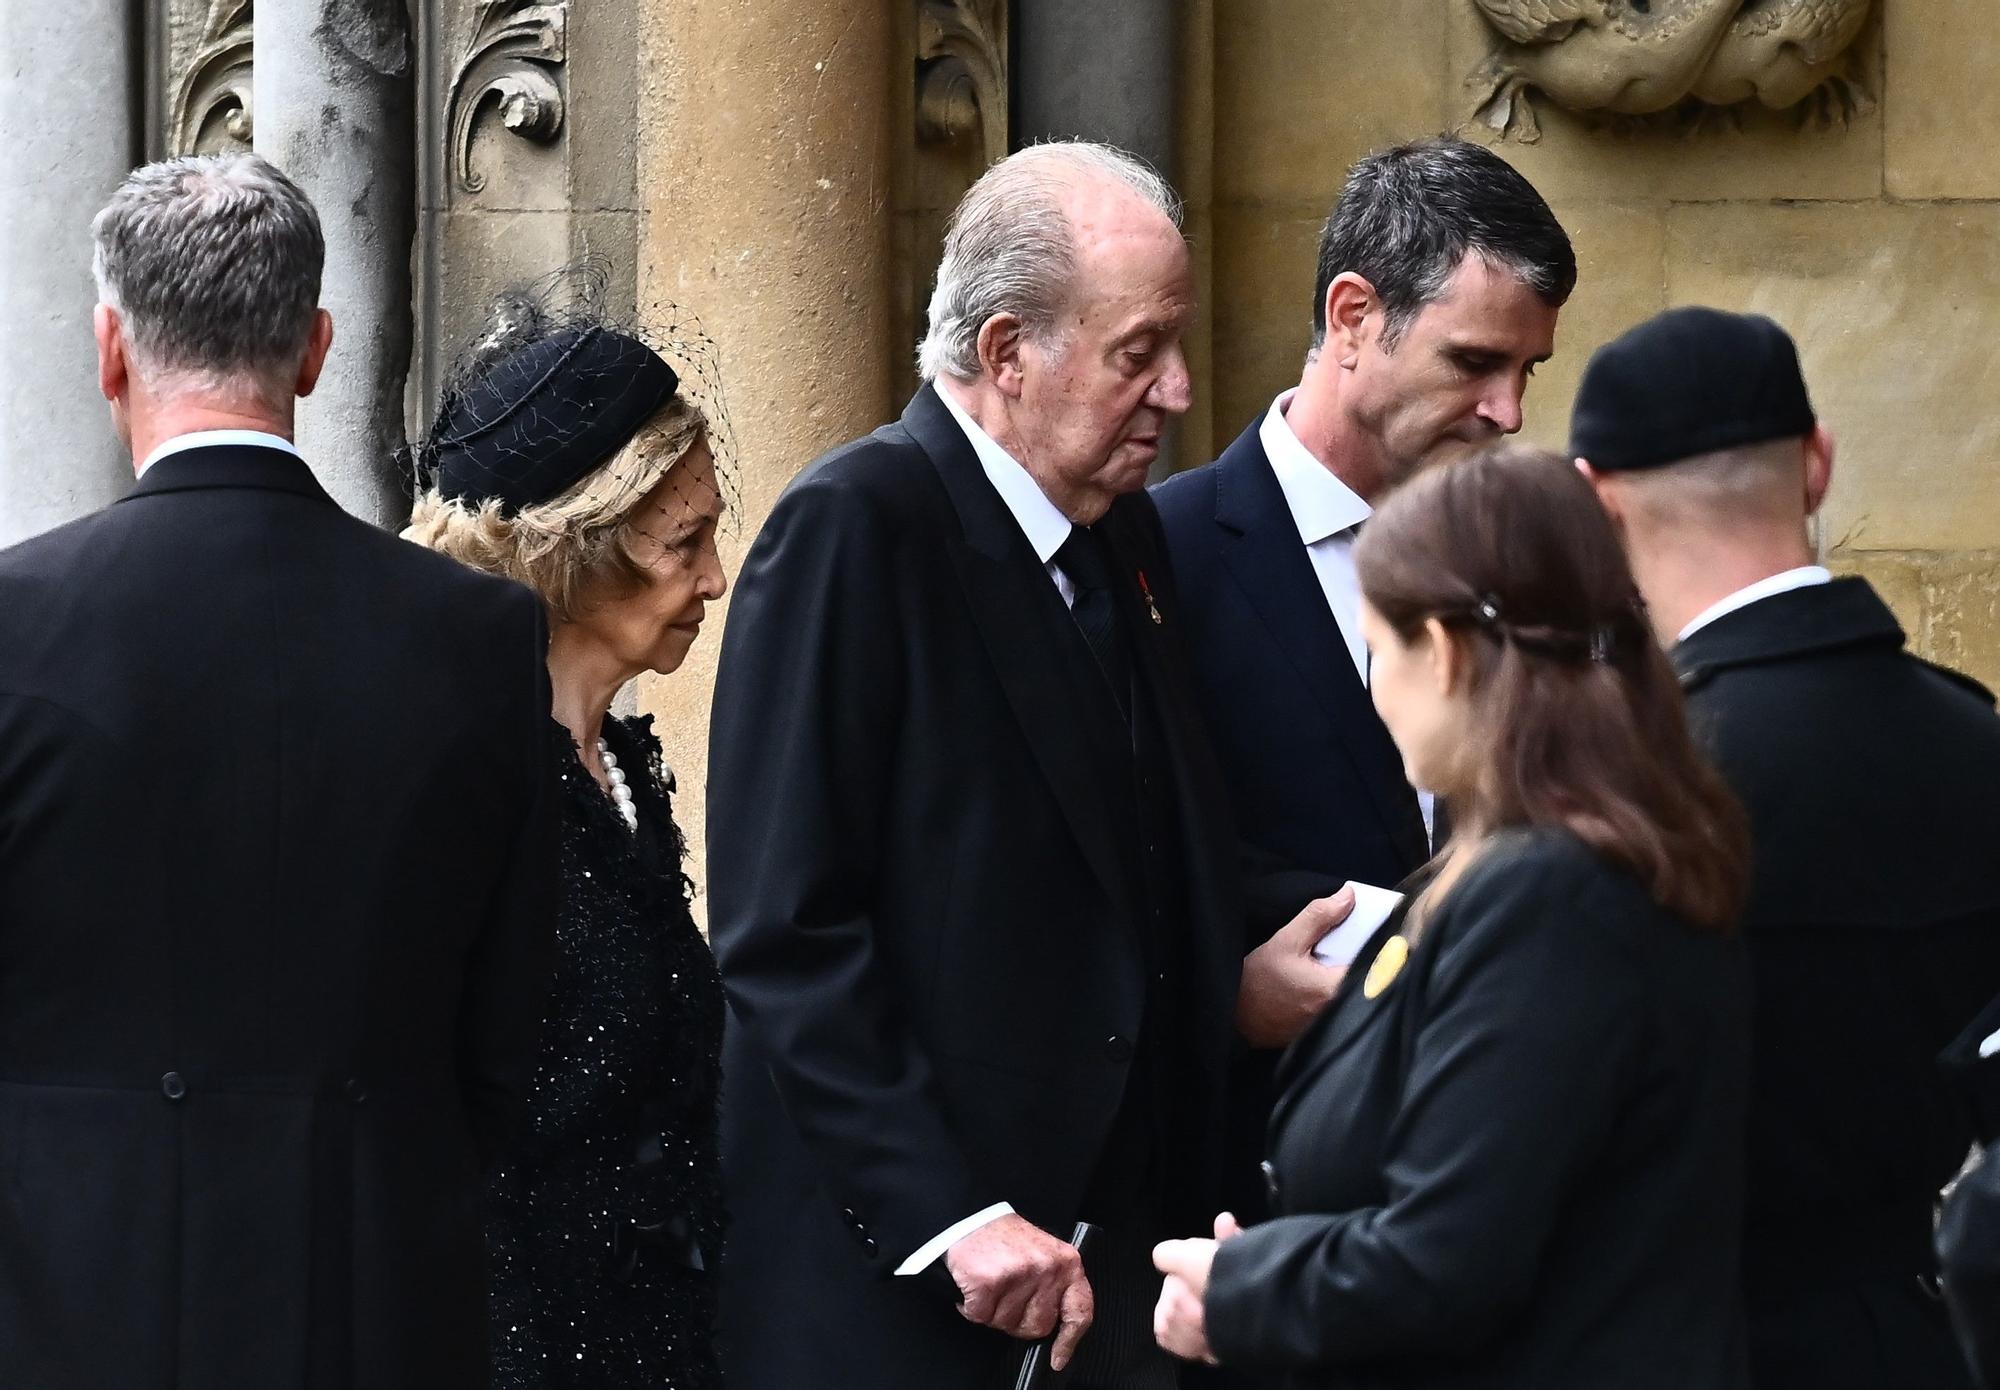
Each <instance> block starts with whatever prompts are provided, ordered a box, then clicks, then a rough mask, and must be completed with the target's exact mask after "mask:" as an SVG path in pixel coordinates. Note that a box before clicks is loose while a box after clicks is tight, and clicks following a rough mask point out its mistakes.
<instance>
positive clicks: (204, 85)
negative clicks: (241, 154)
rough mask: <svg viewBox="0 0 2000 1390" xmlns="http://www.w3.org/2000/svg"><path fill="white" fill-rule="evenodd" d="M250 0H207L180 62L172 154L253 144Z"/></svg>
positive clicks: (169, 135) (169, 139) (168, 128)
mask: <svg viewBox="0 0 2000 1390" xmlns="http://www.w3.org/2000/svg"><path fill="white" fill-rule="evenodd" d="M252 9H253V4H252V0H208V5H207V10H206V12H205V13H204V14H203V16H202V18H201V21H200V28H199V29H198V30H197V31H195V34H194V37H193V40H192V43H191V45H190V50H191V51H190V52H189V53H188V54H187V56H186V58H185V61H184V62H183V63H181V64H177V65H176V69H177V70H176V71H175V72H174V73H173V74H172V82H171V86H170V88H169V90H170V91H171V93H172V95H171V97H170V98H169V101H168V109H167V119H166V125H165V132H164V133H165V137H166V147H167V149H166V152H167V153H168V154H175V155H180V154H220V153H222V152H224V151H228V150H247V149H249V148H250V136H251V119H252V112H253V107H252V104H251V56H252V46H251V39H252V34H251V30H252V22H253V18H254V16H253V14H252Z"/></svg>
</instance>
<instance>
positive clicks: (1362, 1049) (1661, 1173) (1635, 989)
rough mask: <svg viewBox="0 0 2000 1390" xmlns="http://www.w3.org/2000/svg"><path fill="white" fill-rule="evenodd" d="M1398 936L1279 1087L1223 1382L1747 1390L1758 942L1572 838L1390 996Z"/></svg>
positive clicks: (1433, 948)
mask: <svg viewBox="0 0 2000 1390" xmlns="http://www.w3.org/2000/svg"><path fill="white" fill-rule="evenodd" d="M1400 926H1401V911H1400V910H1399V912H1398V914H1397V916H1396V917H1395V918H1392V919H1391V921H1390V923H1389V924H1388V925H1386V926H1385V927H1384V928H1383V929H1382V931H1381V932H1379V933H1377V935H1376V937H1375V938H1374V940H1373V941H1372V942H1371V943H1370V944H1369V946H1368V947H1366V948H1364V950H1363V953H1362V955H1361V956H1360V957H1359V958H1358V959H1357V961H1356V964H1355V968H1354V969H1353V970H1352V971H1350V972H1349V974H1348V976H1347V978H1346V980H1345V981H1343V983H1342V986H1341V990H1340V993H1339V994H1338V995H1337V996H1336V997H1335V999H1334V1002H1333V1003H1332V1004H1331V1005H1329V1006H1328V1007H1327V1009H1326V1010H1325V1011H1324V1012H1323V1013H1322V1014H1321V1015H1320V1016H1319V1018H1317V1019H1316V1020H1315V1021H1314V1022H1313V1025H1312V1026H1311V1027H1310V1028H1309V1029H1308V1030H1307V1032H1306V1033H1305V1035H1304V1036H1303V1037H1301V1038H1300V1039H1299V1041H1298V1042H1297V1043H1296V1044H1295V1045H1294V1046H1293V1047H1292V1049H1291V1050H1290V1051H1289V1052H1288V1053H1286V1055H1285V1059H1284V1062H1283V1063H1282V1065H1281V1066H1280V1068H1279V1075H1278V1080H1279V1082H1280V1084H1281V1086H1282V1087H1283V1094H1282V1096H1281V1098H1280V1100H1279V1101H1278V1105H1277V1108H1276V1110H1275V1111H1274V1113H1273V1115H1272V1118H1271V1139H1270V1152H1271V1159H1270V1163H1271V1169H1272V1181H1273V1186H1274V1189H1275V1202H1276V1206H1277V1209H1278V1211H1279V1212H1280V1213H1281V1214H1280V1215H1279V1216H1278V1217H1277V1218H1276V1219H1274V1220H1272V1221H1269V1222H1267V1223H1265V1224H1263V1225H1260V1226H1256V1227H1253V1228H1252V1229H1250V1230H1249V1231H1247V1232H1245V1233H1244V1234H1243V1235H1241V1236H1238V1237H1236V1238H1235V1239H1233V1240H1230V1241H1227V1242H1225V1243H1224V1244H1223V1245H1222V1246H1221V1247H1220V1249H1219V1250H1218V1252H1217V1255H1216V1259H1215V1264H1214V1268H1213V1271H1212V1274H1211V1277H1210V1283H1209V1289H1208V1295H1207V1299H1206V1311H1207V1321H1208V1336H1209V1341H1210V1344H1211V1346H1212V1347H1213V1348H1214V1350H1215V1352H1216V1354H1217V1355H1218V1356H1219V1357H1220V1358H1221V1360H1222V1363H1223V1365H1224V1366H1225V1367H1228V1366H1238V1367H1242V1368H1245V1369H1248V1370H1253V1371H1262V1372H1267V1373H1280V1374H1283V1375H1285V1376H1287V1377H1288V1379H1287V1383H1288V1384H1290V1385H1293V1386H1298V1387H1309V1386H1327V1387H1335V1386H1338V1387H1342V1390H1388V1387H1398V1390H1406V1388H1408V1387H1447V1386H1450V1387H1470V1386H1479V1387H1502V1386H1505V1387H1521V1390H1548V1388H1549V1387H1556V1386H1561V1387H1577V1390H1583V1387H1591V1388H1592V1390H1595V1388H1596V1387H1606V1390H1608V1388H1609V1387H1617V1388H1618V1390H1648V1388H1649V1387H1657V1390H1691V1388H1692V1387H1701V1390H1731V1387H1737V1386H1740V1385H1742V1384H1743V1383H1744V1382H1743V1365H1742V1353H1743V1339H1742V1312H1741V1303H1740V1300H1739V1297H1738V1292H1737V1281H1736V1268H1737V1234H1738V1220H1739V1217H1740V1214H1741V1204H1740V1197H1741V1186H1742V1181H1741V1174H1742V1159H1741V1154H1742V1140H1743V1107H1744V1096H1745V1091H1746V1076H1745V1072H1746V1064H1747V1061H1748V1055H1749V984H1748V979H1747V973H1746V970H1745V965H1744V958H1743V951H1742V948H1741V945H1740V943H1738V942H1737V941H1736V940H1735V939H1734V938H1732V937H1729V936H1726V935H1722V934H1718V933H1713V932H1697V931H1695V930H1692V929H1690V928H1689V927H1687V926H1685V925H1683V924H1682V923H1681V922H1680V921H1678V920H1677V919H1675V918H1673V917H1672V916H1670V915H1669V914H1667V913H1666V912H1664V911H1663V910H1662V909H1660V908H1659V907H1658V906H1657V905H1655V904H1654V903H1653V901H1652V900H1651V898H1650V897H1649V896H1648V894H1647V893H1646V891H1645V889H1644V888H1643V887H1642V886H1641V885H1640V884H1639V883H1637V882H1636V881H1635V880H1633V879H1632V878H1631V877H1630V876H1629V875H1626V874H1624V873H1622V872H1619V871H1617V870H1614V869H1613V868H1611V867H1610V866H1608V865H1607V864H1605V863H1604V862H1603V861H1602V860H1600V859H1598V858H1597V857H1596V856H1595V855H1594V854H1593V853H1591V852H1590V851H1589V850H1587V849H1586V848H1585V847H1584V846H1583V845H1582V844H1581V843H1580V842H1578V841H1577V840H1575V839H1574V838H1572V837H1571V836H1569V835H1567V834H1565V833H1562V832H1557V831H1551V830H1541V831H1533V832H1519V831H1517V832H1511V833H1509V834H1507V835H1504V836H1502V837H1500V838H1498V839H1497V840H1496V841H1495V842H1494V844H1492V845H1491V846H1489V847H1488V848H1487V850H1486V851H1485V852H1484V853H1483V854H1482V855H1481V857H1480V859H1479V860H1478V861H1477V862H1476V863H1475V864H1474V865H1473V866H1472V867H1471V868H1470V869H1468V870H1467V871H1466V873H1465V876H1464V877H1463V878H1462V879H1460V880H1459V882H1458V883H1457V885H1456V886H1455V887H1454V888H1453V889H1452V891H1451V894H1450V896H1449V897H1448V898H1447V899H1446V900H1445V901H1444V902H1443V903H1442V904H1441V905H1440V906H1439V908H1438V909H1437V911H1436V912H1435V913H1434V914H1433V915H1432V917H1431V918H1430V920H1429V922H1428V924H1427V925H1426V927H1425V928H1424V930H1423V933H1422V935H1421V936H1420V938H1419V940H1418V942H1417V944H1416V946H1415V947H1414V948H1413V949H1412V950H1411V953H1410V956H1409V960H1408V963H1407V964H1406V965H1405V966H1404V967H1403V968H1402V970H1401V972H1400V973H1399V974H1398V975H1396V976H1395V977H1394V979H1393V980H1392V981H1391V982H1390V983H1389V985H1388V987H1387V988H1386V989H1384V990H1383V991H1382V992H1381V993H1380V994H1378V995H1377V997H1375V998H1374V999H1370V998H1368V997H1367V992H1366V989H1365V988H1364V980H1365V977H1366V976H1367V975H1368V973H1369V967H1370V964H1371V962H1372V961H1373V960H1374V958H1375V956H1376V954H1377V953H1378V952H1379V950H1380V949H1381V945H1382V943H1383V942H1384V941H1385V940H1387V939H1389V937H1390V936H1391V935H1393V934H1394V933H1395V932H1396V931H1397V930H1398V929H1399V928H1400Z"/></svg>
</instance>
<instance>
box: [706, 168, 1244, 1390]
mask: <svg viewBox="0 0 2000 1390" xmlns="http://www.w3.org/2000/svg"><path fill="white" fill-rule="evenodd" d="M1177 219H1178V207H1177V204H1176V201H1175V199H1174V197H1173V194H1172V192H1171V191H1170V190H1169V189H1168V188H1167V187H1166V186H1165V184H1164V183H1162V182H1161V180H1160V179H1159V178H1158V177H1157V176H1156V175H1155V174H1153V173H1152V172H1151V171H1150V170H1148V169H1146V168H1145V167H1144V166H1142V165H1140V164H1138V163H1137V162H1135V161H1134V160H1132V159H1130V158H1129V157H1127V156H1125V155H1122V154H1120V153H1118V152H1116V151H1114V150H1110V149H1107V148H1105V147H1102V146H1097V145H1089V144H1053V145H1043V146H1038V147H1034V148H1030V149H1027V150H1024V151H1022V152H1020V153H1018V154H1015V155H1013V156H1011V157H1010V158H1008V159H1007V160H1005V161H1003V162H1002V163H1000V164H998V165H996V166H995V167H994V168H992V169H990V170H989V171H988V172H987V173H986V174H985V176H984V177H982V178H981V179H980V180H979V182H978V183H977V184H975V185H974V186H973V188H972V189H971V191H970V192H968V193H967V194H966V196H965V199H964V201H963V202H962V203H961V204H960V205H959V208H958V211H957V213H956V215H955V216H954V218H953V221H952V224H951V228H950V232H949V234H948V236H947V239H946V243H945V252H944V260H943V264H942V265H941V266H940V268H939V271H938V281H937V289H936V293H935V295H934V296H933V297H932V300H931V306H930V328H929V333H928V335H927V337H926V338H925V340H924V343H923V347H922V350H921V354H920V360H921V363H922V367H923V373H924V376H925V378H926V384H925V385H924V387H923V388H922V389H921V390H920V391H919V392H918V393H917V395H916V397H915V398H914V399H913V400H912V401H911V402H910V405H909V408H908V409H907V410H906V411H905V412H904V414H903V417H902V419H900V420H899V421H897V422H895V423H893V424H889V425H886V426H884V427H883V428H882V429H880V430H877V431H876V432H875V433H874V434H873V435H871V436H869V437H868V438H866V439H863V440H860V441H857V442H855V443H851V444H847V445H843V446H842V447H840V448H837V449H835V450H833V451H832V452H831V453H828V454H826V455H825V456H823V457H822V458H820V459H818V460H817V461H815V462H814V463H813V464H812V465H811V466H810V467H809V468H807V469H806V470H805V472H804V473H803V474H802V475H801V476H800V477H799V478H798V479H796V480H795V481H794V482H793V484H792V486H791V487H790V488H789V489H788V490H787V491H786V493H785V495H784V496H783V497H782V498H781V499H780V500H779V502H778V504H777V506H776V508H775V509H774V510H773V512H772V514H771V517H770V520H769V522H768V523H767V524H766V525H765V527H764V529H763V531H762V533H761V534H760V535H759V536H758V538H757V541H756V543H755V545H754V546H753V547H752V549H751V551H750V554H749V557H748V559H747V560H746V562H745V564H744V568H743V572H742V576H741V578H740V579H739V581H738V587H737V591H736V599H735V602H734V605H733V608H732V612H731V616H730V623H729V629H728V632H727V633H726V635H725V637H724V643H723V652H722V659H721V671H720V675H719V677H718V680H717V685H716V695H715V713H714V722H713V725H712V729H711V747H712V761H711V765H710V777H709V816H708V851H709V879H710V881H709V893H710V903H711V917H710V920H711V924H712V928H713V933H714V943H715V949H716V956H717V959H718V961H719V963H720V965H721V968H722V977H723V983H724V985H725V987H726V989H727V991H728V994H729V997H730V1001H731V1004H732V1006H733V1017H732V1026H731V1031H730V1035H729V1041H728V1044H727V1048H726V1052H725V1065H724V1077H725V1082H724V1084H725V1088H726V1090H725V1097H724V1105H723V1117H724V1118H723V1129H724V1132H723V1146H724V1168H725V1174H726V1176H728V1177H729V1178H730V1179H731V1180H732V1190H731V1207H732V1215H733V1220H734V1225H733V1228H732V1233H731V1244H730V1247H729V1252H728V1258H727V1259H726V1260H725V1262H724V1276H723V1278H724V1282H723V1294H722V1298H723V1331H724V1347H725V1353H726V1357H727V1364H728V1365H729V1367H730V1371H731V1378H732V1381H733V1382H734V1383H735V1384H737V1385H739V1386H747V1387H750V1390H794V1387H799V1386H814V1387H854V1390H933V1388H934V1387H937V1386H946V1385H949V1386H954V1387H957V1386H968V1387H976V1386H985V1385H1002V1386H1005V1385H1011V1384H1013V1375H1014V1371H1015V1368H1016V1367H1018V1366H1019V1365H1020V1364H1021V1362H1022V1360H1023V1354H1024V1350H1025V1348H1024V1347H1023V1344H1022V1339H1026V1340H1033V1339H1039V1338H1043V1337H1047V1336H1049V1335H1050V1334H1052V1333H1053V1334H1054V1341H1053V1344H1052V1345H1051V1346H1050V1347H1049V1348H1048V1349H1047V1350H1048V1359H1049V1361H1050V1362H1051V1363H1052V1364H1054V1365H1056V1366H1062V1365H1065V1364H1069V1369H1070V1372H1071V1380H1070V1382H1069V1383H1070V1384H1072V1385H1076V1386H1079V1387H1085V1386H1087V1387H1109V1386H1131V1387H1142V1386H1155V1385H1168V1384H1172V1383H1173V1380H1174V1377H1175V1374H1176V1373H1175V1371H1174V1368H1173V1366H1172V1364H1171V1363H1170V1362H1168V1361H1167V1360H1166V1359H1165V1358H1164V1357H1163V1355H1162V1354H1160V1353H1159V1352H1158V1351H1157V1349H1156V1348H1155V1347H1154V1346H1153V1345H1152V1338H1151V1332H1150V1327H1151V1305H1152V1299H1153V1296H1154V1295H1155V1294H1156V1293H1157V1290H1158V1279H1157V1277H1156V1276H1154V1275H1153V1274H1152V1271H1151V1269H1150V1263H1149V1258H1148V1257H1149V1254H1150V1249H1151V1244H1152V1242H1153V1241H1155V1240H1157V1239H1159V1238H1161V1237H1163V1236H1166V1235H1169V1234H1173V1233H1174V1232H1176V1231H1180V1230H1185V1229H1187V1228H1188V1226H1189V1225H1190V1223H1194V1222H1199V1223H1201V1224H1202V1225H1203V1226H1204V1227H1205V1226H1206V1223H1207V1221H1208V1220H1209V1219H1210V1218H1211V1217H1212V1216H1213V1214H1214V1211H1215V1205H1214V1190H1213V1182H1214V1178H1215V1174H1216V1154H1215V1151H1214V1141H1215V1136H1216V1132H1217V1122H1218V1118H1219V1114H1220V1108H1219V1107H1220V1102H1221V1091H1222V1073H1223V1068H1224V1063H1225V1060H1226V1058H1227V1056H1228V1053H1229V1051H1230V1047H1231V1028H1232V1014H1233V1002H1234V998H1235V994H1236V989H1237V977H1238V971H1239V960H1240V950H1239V948H1238V947H1237V945H1236V940H1235V938H1236V935H1237V932H1238V931H1239V927H1238V917H1239V913H1240V909H1239V907H1238V905H1237V884H1236V877H1235V862H1234V848H1233V847H1234V843H1235V838H1234V831H1233V830H1232V829H1231V827H1230V825H1229V823H1228V820H1227V817H1226V809H1225V806H1224V802H1223V798H1222V796H1221V788H1220V785H1219V782H1218V780H1217V778H1216V774H1215V770H1214V767H1213V765H1212V760H1211V758H1210V755H1209V752H1208V749H1207V746H1206V743H1205V741H1204V739H1203V737H1202V734H1201V730H1200V727H1199V722H1198V715H1197V712H1196V710H1195V708H1194V706H1193V704H1192V702H1191V700H1190V697H1189V692H1188V690H1187V686H1186V678H1185V674H1184V671H1185V667H1184V657H1183V654H1182V652H1181V649H1180V645H1179V627H1180V610H1179V606H1178V603H1177V596H1176V594H1175V592H1174V588H1173V584H1172V577H1171V575H1170V574H1169V572H1168V568H1167V564H1166V561H1165V556H1164V553H1163V550H1162V547H1161V540H1160V533H1159V526H1158V522H1157V519H1156V518H1155V516H1154V514H1153V510H1152V506H1151V504H1150V503H1149V502H1148V500H1147V499H1146V496H1145V494H1144V492H1143V486H1144V483H1145V478H1146V472H1147V469H1148V467H1149V466H1150V465H1151V464H1152V463H1153V461H1154V460H1155V459H1156V458H1157V457H1158V454H1159V448H1160V437H1161V434H1162V432H1163V431H1164V430H1165V428H1166V426H1167V423H1168V421H1169V420H1170V419H1172V418H1173V417H1174V416H1176V415H1178V414H1180V413H1181V412H1182V411H1184V410H1186V409H1187V406H1188V403H1189V392H1190V383H1189V376H1188V369H1187V362H1186V359H1185V357H1184V356H1183V353H1182V347H1181V338H1182V334H1183V333H1184V331H1185V330H1186V327H1187V324H1188V320H1189V318H1190V316H1191V314H1192V312H1193V294H1194V290H1193V282H1192V277H1191V275H1190V273H1189V264H1188V253H1187V248H1186V245H1185V243H1184V242H1183V240H1182V238H1181V234H1180V230H1179V226H1178V220H1177ZM1079 1221H1086V1222H1090V1223H1093V1224H1094V1225H1097V1226H1099V1227H1101V1228H1102V1240H1103V1244H1102V1245H1101V1246H1096V1245H1094V1243H1093V1250H1092V1253H1091V1254H1090V1255H1089V1258H1088V1260H1087V1261H1080V1260H1079V1258H1078V1254H1077V1251H1076V1250H1075V1249H1074V1248H1073V1247H1072V1246H1071V1245H1070V1244H1068V1243H1067V1242H1066V1238H1067V1237H1069V1236H1070V1235H1071V1234H1072V1232H1073V1230H1074V1228H1075V1225H1076V1223H1077V1222H1079ZM1086 1263H1087V1264H1088V1266H1089V1269H1088V1272H1086V1269H1085V1264H1086ZM1093 1317H1094V1328H1095V1330H1092V1331H1090V1332H1089V1335H1088V1336H1085V1335H1084V1334H1085V1331H1086V1329H1089V1328H1091V1327H1092V1326H1093ZM1010 1339H1015V1340H1010ZM1072 1353H1074V1354H1075V1358H1076V1359H1075V1361H1074V1363H1073V1364H1070V1361H1071V1356H1072Z"/></svg>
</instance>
